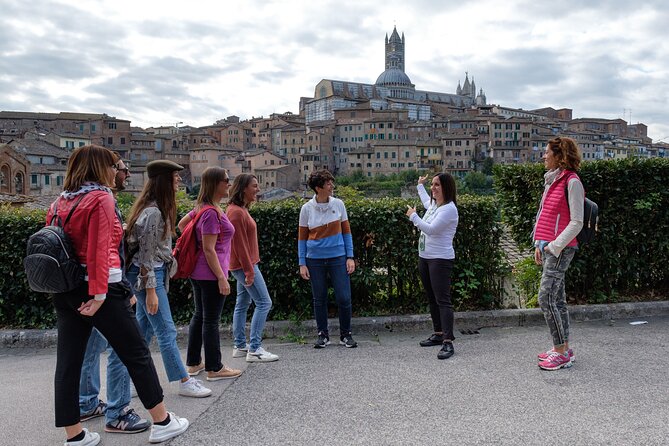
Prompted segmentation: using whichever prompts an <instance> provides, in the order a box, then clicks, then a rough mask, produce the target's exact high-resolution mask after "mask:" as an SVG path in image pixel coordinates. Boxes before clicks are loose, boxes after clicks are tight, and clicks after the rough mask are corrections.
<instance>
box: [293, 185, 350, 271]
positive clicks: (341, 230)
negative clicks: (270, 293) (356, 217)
mask: <svg viewBox="0 0 669 446" xmlns="http://www.w3.org/2000/svg"><path fill="white" fill-rule="evenodd" d="M299 225H300V228H299V232H298V237H297V255H298V260H299V263H300V266H302V265H306V264H307V258H310V259H329V258H332V257H340V256H344V255H345V256H346V257H353V238H352V237H351V226H350V225H349V223H348V215H347V214H346V206H344V202H343V201H341V200H340V199H338V198H334V197H330V198H329V200H328V202H327V203H317V202H316V196H315V195H314V197H313V198H312V199H311V200H309V201H308V202H306V203H304V205H303V206H302V209H301V210H300V223H299Z"/></svg>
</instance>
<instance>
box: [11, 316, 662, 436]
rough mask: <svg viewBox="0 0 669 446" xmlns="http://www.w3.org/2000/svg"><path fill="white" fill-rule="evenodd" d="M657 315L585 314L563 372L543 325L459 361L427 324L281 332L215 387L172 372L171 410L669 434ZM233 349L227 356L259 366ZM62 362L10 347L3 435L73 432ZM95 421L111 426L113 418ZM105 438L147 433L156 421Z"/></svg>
mask: <svg viewBox="0 0 669 446" xmlns="http://www.w3.org/2000/svg"><path fill="white" fill-rule="evenodd" d="M646 320H647V321H648V322H649V323H648V324H646V325H637V326H632V325H630V324H629V322H630V321H629V320H619V321H611V322H579V323H575V324H574V325H573V329H572V338H573V339H574V342H573V347H574V350H575V353H576V356H577V360H576V363H575V365H574V367H572V368H571V369H568V370H560V371H557V372H544V371H541V370H539V369H538V367H536V362H535V359H534V358H535V355H536V353H538V352H539V351H541V350H542V349H544V348H546V346H547V344H548V342H549V338H548V333H547V330H546V329H545V328H544V327H516V328H495V329H482V330H481V331H480V333H479V334H472V335H462V336H460V337H459V339H457V341H456V355H455V356H454V357H453V358H451V359H449V360H446V361H438V360H437V359H436V353H437V348H436V347H433V348H420V347H418V346H417V342H418V340H420V339H421V338H422V337H423V336H424V335H425V333H413V332H409V333H383V334H380V335H379V336H366V337H365V336H361V337H359V338H358V341H360V347H359V348H357V349H351V350H348V349H344V348H343V347H338V346H336V347H335V346H333V347H328V348H326V349H324V350H314V349H313V348H311V346H310V345H299V344H287V343H280V342H281V341H280V340H270V341H269V342H268V349H269V350H271V351H272V352H276V353H278V354H279V355H281V360H280V361H278V362H276V363H272V364H252V365H250V366H249V367H248V368H247V369H246V371H245V373H244V374H243V375H242V376H241V377H240V378H238V379H237V380H235V381H231V382H225V381H218V382H215V383H210V384H211V387H212V388H213V389H214V395H213V396H212V397H210V398H206V399H203V400H196V399H189V398H183V397H179V396H177V394H176V389H175V388H174V387H170V386H167V385H166V387H165V395H166V402H167V404H168V406H169V407H170V410H174V411H176V412H177V413H178V414H179V415H182V416H186V417H187V418H189V419H190V420H191V423H192V424H191V426H192V427H191V429H190V430H189V431H188V432H187V433H186V434H185V435H183V436H182V437H179V438H177V439H175V440H174V441H172V442H171V443H170V444H171V445H199V444H203V445H204V444H206V445H246V444H248V445H273V444H281V445H283V444H292V445H313V444H322V445H350V444H364V445H371V444H374V445H376V444H384V445H385V444H388V445H395V444H402V445H404V444H411V445H413V444H453V445H535V444H541V445H554V444H555V445H557V444H575V445H667V444H669V379H668V374H667V370H669V325H668V323H669V318H667V317H656V318H647V319H646ZM226 342H227V341H226ZM230 354H231V351H230V349H226V350H225V351H224V361H227V362H226V363H228V364H230V365H233V366H236V367H244V368H246V363H245V362H244V361H243V360H240V359H234V360H233V359H231V358H230ZM155 357H156V359H157V360H158V362H159V363H160V359H159V358H158V357H157V356H155ZM54 364H55V351H54V350H52V349H46V350H37V351H35V350H30V351H28V350H20V349H15V350H14V349H13V350H2V351H0V374H1V375H0V376H2V379H1V380H0V394H1V395H2V398H1V399H0V420H2V425H3V428H2V432H3V435H2V436H1V437H0V445H24V444H25V445H42V444H62V432H61V431H60V430H58V429H56V428H54V427H53V401H52V399H53V389H52V379H53V368H54ZM158 369H159V372H160V373H161V375H163V376H164V373H163V369H162V365H160V364H159V365H158ZM133 405H134V406H135V407H136V408H139V406H140V403H139V401H137V400H136V399H135V400H133ZM140 413H143V414H145V413H146V412H145V411H144V410H143V409H142V410H140ZM86 425H87V426H88V427H90V428H92V429H94V430H97V431H98V432H101V431H102V421H101V420H100V419H97V420H92V421H90V422H87V423H86ZM102 439H103V443H102V444H105V445H134V444H147V441H148V434H145V433H143V434H137V435H120V434H105V433H103V434H102Z"/></svg>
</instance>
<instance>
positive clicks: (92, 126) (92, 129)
mask: <svg viewBox="0 0 669 446" xmlns="http://www.w3.org/2000/svg"><path fill="white" fill-rule="evenodd" d="M95 128H96V126H95V124H91V132H94V131H95Z"/></svg>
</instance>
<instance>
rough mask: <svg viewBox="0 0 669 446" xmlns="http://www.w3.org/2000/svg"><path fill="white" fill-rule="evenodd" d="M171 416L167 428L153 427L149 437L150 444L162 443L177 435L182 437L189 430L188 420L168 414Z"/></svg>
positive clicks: (154, 425) (155, 425)
mask: <svg viewBox="0 0 669 446" xmlns="http://www.w3.org/2000/svg"><path fill="white" fill-rule="evenodd" d="M167 413H168V414H169V415H170V422H169V423H168V424H167V426H159V425H157V424H155V423H154V424H153V425H152V426H151V434H150V435H149V443H161V442H163V441H165V440H169V439H170V438H174V437H176V436H177V435H181V434H183V433H184V432H186V429H188V424H189V423H188V420H187V419H185V418H179V417H177V416H176V415H174V414H173V413H172V412H167Z"/></svg>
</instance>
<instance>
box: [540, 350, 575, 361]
mask: <svg viewBox="0 0 669 446" xmlns="http://www.w3.org/2000/svg"><path fill="white" fill-rule="evenodd" d="M554 351H555V348H552V349H550V350H548V351H547V352H543V353H539V354H538V355H537V358H539V361H545V360H546V359H548V357H549V356H550V354H551V353H553V352H554ZM567 354H568V355H569V359H571V362H576V356H574V350H572V349H569V350H567Z"/></svg>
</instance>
